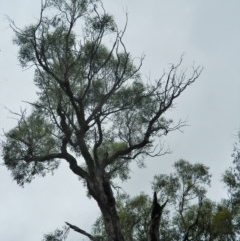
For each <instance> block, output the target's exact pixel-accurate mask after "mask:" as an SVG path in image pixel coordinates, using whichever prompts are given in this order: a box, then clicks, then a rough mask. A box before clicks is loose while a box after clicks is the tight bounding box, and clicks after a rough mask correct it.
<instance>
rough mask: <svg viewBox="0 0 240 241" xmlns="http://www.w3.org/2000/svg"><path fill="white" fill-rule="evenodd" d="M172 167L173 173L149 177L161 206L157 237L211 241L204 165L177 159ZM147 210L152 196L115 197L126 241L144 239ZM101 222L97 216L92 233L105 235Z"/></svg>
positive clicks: (211, 212) (210, 205)
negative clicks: (158, 234) (151, 179)
mask: <svg viewBox="0 0 240 241" xmlns="http://www.w3.org/2000/svg"><path fill="white" fill-rule="evenodd" d="M174 169H175V172H173V173H170V174H169V175H167V174H158V175H156V176H155V177H154V180H153V185H152V188H153V190H156V191H157V192H158V201H159V205H160V206H159V207H161V208H162V209H161V218H160V226H159V231H160V239H159V240H161V241H163V240H164V241H167V240H169V241H170V240H176V241H179V240H182V241H183V240H184V241H186V240H211V239H208V238H209V237H210V234H211V232H210V231H209V228H212V217H213V215H214V213H215V212H214V210H215V204H214V203H212V202H211V201H210V200H208V199H207V198H206V192H207V187H208V186H209V184H210V179H211V175H210V174H209V169H208V167H206V166H204V165H203V164H198V163H197V164H190V163H189V162H187V161H185V160H179V161H177V162H175V164H174ZM151 209H152V198H150V197H148V196H147V195H146V194H141V195H139V196H136V197H132V198H130V197H129V196H128V195H120V196H118V198H117V210H118V213H119V218H120V223H121V224H122V227H123V230H124V237H125V238H126V240H129V241H137V240H147V230H148V228H149V224H150V221H151V220H150V216H151ZM102 223H103V218H102V217H100V218H98V219H97V221H96V223H95V225H94V229H93V232H94V233H95V234H96V235H99V236H102V237H106V233H105V231H104V229H103V226H102ZM210 226H211V227H210Z"/></svg>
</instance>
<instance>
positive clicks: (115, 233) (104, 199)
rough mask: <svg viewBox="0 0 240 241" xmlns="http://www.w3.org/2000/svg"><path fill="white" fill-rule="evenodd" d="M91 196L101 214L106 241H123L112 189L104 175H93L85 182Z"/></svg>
mask: <svg viewBox="0 0 240 241" xmlns="http://www.w3.org/2000/svg"><path fill="white" fill-rule="evenodd" d="M87 185H88V190H89V193H90V194H91V196H92V197H93V198H94V199H95V200H96V201H97V203H98V206H99V208H100V210H101V212H102V215H103V220H104V224H105V230H106V234H107V240H108V241H124V237H123V235H122V232H121V227H120V222H119V217H118V214H117V210H116V206H115V198H114V195H113V191H112V187H111V184H110V181H109V179H108V178H107V176H106V173H104V174H103V173H95V175H94V176H92V177H91V179H89V180H88V182H87Z"/></svg>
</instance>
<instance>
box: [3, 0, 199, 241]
mask: <svg viewBox="0 0 240 241" xmlns="http://www.w3.org/2000/svg"><path fill="white" fill-rule="evenodd" d="M126 22H127V21H126ZM126 25H127V24H126ZM11 26H12V28H13V30H14V32H15V44H17V45H18V47H19V56H18V57H19V61H20V63H21V65H22V67H23V68H26V67H27V68H28V67H29V66H33V67H34V68H35V77H34V82H35V84H36V86H37V87H38V92H37V94H38V97H39V98H38V100H37V101H36V102H34V103H31V105H32V107H33V110H32V113H30V114H29V115H27V114H26V113H22V115H21V118H20V119H19V121H18V124H17V125H16V127H15V128H13V129H12V130H10V131H9V132H8V133H6V140H5V142H4V143H3V159H4V162H5V165H6V167H7V168H8V169H9V170H10V171H11V173H12V176H13V179H14V180H15V181H16V182H17V183H18V184H19V185H21V186H23V185H24V184H25V183H29V182H31V181H32V180H33V179H34V177H36V176H44V175H45V174H46V173H48V172H53V171H55V169H57V168H58V166H59V164H60V163H61V162H67V163H68V164H69V168H70V170H71V172H72V173H73V174H74V175H77V176H78V177H79V178H80V179H82V180H83V181H84V183H85V185H86V187H87V190H88V192H89V195H90V196H91V197H93V198H94V199H95V200H96V202H97V204H98V206H99V208H100V210H101V213H102V215H103V220H104V226H105V229H106V233H107V238H108V240H109V241H110V240H111V241H113V240H114V241H122V240H124V237H123V234H122V233H123V232H122V230H121V227H120V223H119V218H118V214H117V210H116V201H115V197H114V192H113V187H112V180H113V179H114V178H116V177H119V178H121V179H123V180H126V179H127V178H128V177H129V163H130V162H131V161H132V160H135V161H141V160H142V158H143V157H144V156H149V155H158V154H160V153H159V152H157V150H156V146H158V142H159V138H160V137H161V136H163V135H167V133H168V132H170V131H173V130H175V129H178V128H179V127H180V126H181V123H180V122H177V123H175V124H174V122H173V121H172V120H170V119H168V118H167V117H166V115H165V113H166V112H167V111H168V110H169V109H170V108H171V107H172V105H173V102H174V101H175V99H176V98H178V97H179V96H180V95H181V94H182V92H183V91H184V90H185V89H186V88H187V87H188V86H189V85H191V84H192V83H193V82H194V81H195V80H196V79H197V78H198V77H199V75H200V72H201V68H200V67H197V68H192V69H191V71H190V72H188V75H187V74H186V71H181V70H179V69H180V67H181V62H182V61H180V62H179V63H178V64H176V65H171V66H170V68H169V70H168V71H167V72H164V73H163V74H162V75H161V76H160V77H159V79H158V80H155V81H144V80H143V79H142V77H141V75H140V72H139V71H140V68H141V66H142V61H143V58H142V57H141V58H132V57H131V55H130V53H129V52H128V51H127V48H126V46H125V44H124V43H123V36H124V33H125V30H126V26H125V27H124V29H123V30H121V29H119V28H118V27H117V25H116V23H115V21H114V18H113V16H111V15H110V14H108V13H107V12H106V11H105V9H104V7H103V5H102V3H101V2H100V1H98V0H66V1H63V0H59V1H55V0H46V1H45V2H43V3H42V8H41V11H40V17H39V19H38V21H37V22H36V23H33V24H30V25H28V26H26V27H24V28H23V29H20V28H18V27H17V26H16V25H15V24H14V22H11ZM160 151H161V150H160ZM68 226H69V227H70V228H72V229H74V230H75V231H77V232H80V233H82V234H83V235H86V236H88V237H89V238H91V239H94V237H93V236H91V235H90V234H88V233H86V232H85V231H83V230H81V229H80V228H78V227H76V226H74V225H72V224H70V223H68Z"/></svg>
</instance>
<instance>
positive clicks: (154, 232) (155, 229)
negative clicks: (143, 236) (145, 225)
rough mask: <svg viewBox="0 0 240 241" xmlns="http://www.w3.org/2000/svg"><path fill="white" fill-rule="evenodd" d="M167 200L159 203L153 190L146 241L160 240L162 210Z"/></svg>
mask: <svg viewBox="0 0 240 241" xmlns="http://www.w3.org/2000/svg"><path fill="white" fill-rule="evenodd" d="M167 202H168V201H166V202H165V203H164V204H163V205H160V204H159V203H158V200H157V193H156V192H154V196H153V203H152V213H151V221H150V225H149V230H148V241H159V240H160V230H159V229H160V222H161V217H162V212H163V209H164V207H165V206H166V204H167Z"/></svg>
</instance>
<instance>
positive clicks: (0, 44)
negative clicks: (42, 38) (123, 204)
mask: <svg viewBox="0 0 240 241" xmlns="http://www.w3.org/2000/svg"><path fill="white" fill-rule="evenodd" d="M103 4H104V6H105V8H106V9H107V10H108V11H109V12H111V13H112V14H113V15H114V16H115V18H116V21H117V22H118V23H119V25H120V26H122V27H123V25H124V21H125V12H126V11H127V12H128V14H129V23H128V29H127V32H126V35H125V39H124V40H125V43H126V46H127V48H128V50H129V51H130V52H131V53H132V56H141V55H142V54H145V55H146V58H145V61H144V66H143V68H142V73H143V76H151V78H152V79H154V78H157V77H159V76H161V74H162V72H163V69H164V68H166V67H167V66H168V64H169V63H176V62H177V61H178V60H179V58H180V56H181V55H182V54H183V53H184V63H185V64H186V65H187V66H192V65H202V66H203V67H204V71H203V73H202V75H201V77H200V78H199V79H198V80H197V82H196V83H195V84H194V85H192V86H191V87H190V88H189V89H187V90H186V92H185V93H184V94H183V95H182V96H181V97H180V98H179V99H178V100H177V103H176V104H175V108H174V109H172V111H171V113H170V115H171V116H172V117H173V118H174V120H175V121H177V120H178V119H183V120H185V119H187V123H188V127H185V128H184V129H183V132H174V133H172V134H171V135H169V137H168V138H166V140H165V144H166V146H167V147H169V148H170V149H171V150H172V154H171V155H168V156H163V157H161V158H154V159H149V160H147V162H146V164H147V168H146V169H143V170H139V169H136V168H134V170H133V172H132V175H133V178H132V179H131V180H130V181H129V182H128V184H124V189H125V190H126V191H129V192H131V193H132V194H137V193H139V192H141V191H145V192H147V193H149V194H151V190H150V181H151V180H152V176H153V175H154V174H156V173H163V172H169V171H171V166H172V164H173V163H174V162H175V161H177V160H178V159H180V158H184V159H186V160H188V161H190V162H193V163H194V162H202V163H204V164H205V165H207V166H209V167H210V172H211V173H212V174H213V183H212V187H213V188H212V189H211V191H210V193H209V195H210V197H211V198H213V199H215V200H218V199H219V198H220V197H222V196H223V195H224V189H223V185H222V184H220V180H221V174H222V173H223V171H224V170H225V169H226V168H227V167H228V166H229V165H231V162H232V159H231V153H232V150H233V144H234V142H235V141H236V139H237V132H238V130H239V129H240V108H239V104H240V94H239V91H240V66H239V65H240V14H239V11H240V1H238V0H228V1H226V0H212V1H209V0H192V1H190V0H166V1H163V0H148V1H144V0H142V1H139V0H131V1H128V0H121V1H120V0H103ZM39 10H40V0H34V1H33V0H21V1H17V0H8V1H0V19H1V21H0V31H1V38H0V50H1V52H0V111H1V115H0V127H1V130H2V132H1V134H2V133H3V130H4V131H7V130H8V129H9V128H12V127H13V126H14V125H15V124H16V120H14V119H13V116H12V115H11V114H10V113H9V112H8V110H7V109H11V110H13V111H19V110H20V108H21V106H25V104H24V103H23V102H22V101H24V100H28V101H31V100H34V99H35V98H36V96H35V90H36V88H35V87H34V86H33V70H32V69H30V70H24V71H23V70H22V69H21V68H20V66H19V64H18V61H17V48H16V46H14V45H13V44H12V38H13V33H12V31H11V29H10V28H9V27H8V21H7V18H6V15H8V16H10V17H11V18H12V19H13V20H14V21H15V22H16V24H17V25H18V26H20V27H23V26H25V25H27V24H30V23H32V22H33V21H35V20H36V19H37V17H38V13H39ZM85 194H86V191H85V189H84V188H83V187H82V185H81V182H79V181H78V179H77V178H76V177H75V176H73V174H72V173H71V172H70V171H69V170H68V168H67V165H66V164H63V165H62V166H61V168H60V169H59V170H57V171H56V173H55V175H54V176H47V177H45V178H38V179H36V180H34V181H33V182H32V183H31V184H30V185H26V186H25V188H24V189H23V188H20V187H18V186H17V184H16V183H14V182H13V181H12V179H11V176H10V173H9V172H8V171H7V170H6V168H5V167H4V166H0V239H1V240H5V241H15V240H20V241H33V240H34V241H37V240H39V241H40V240H41V239H42V235H43V234H44V233H47V232H50V231H52V230H54V229H55V228H57V227H61V226H62V225H63V224H64V221H69V222H70V223H73V224H75V225H78V226H79V227H81V228H83V229H86V230H87V231H90V228H91V224H93V222H94V219H95V217H96V216H97V214H98V208H97V205H96V204H95V202H94V201H93V200H89V199H88V198H86V197H85ZM69 240H72V241H75V240H77V239H76V236H74V235H72V236H71V238H70V239H69ZM78 240H84V238H83V237H80V239H78Z"/></svg>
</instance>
